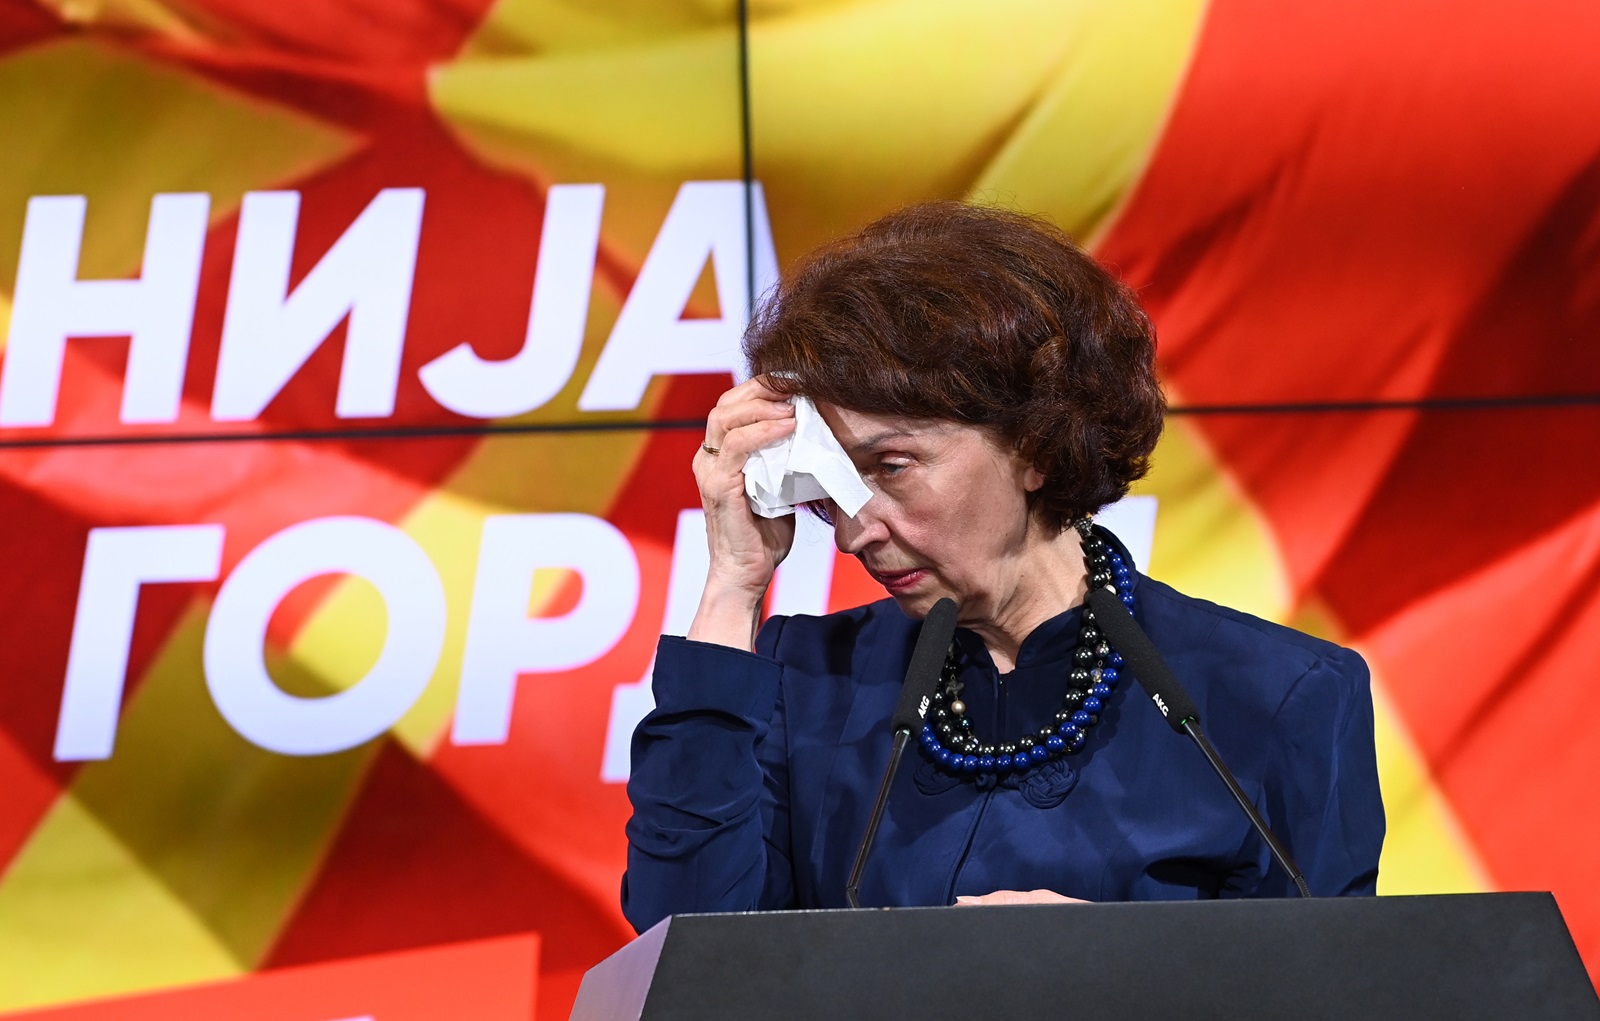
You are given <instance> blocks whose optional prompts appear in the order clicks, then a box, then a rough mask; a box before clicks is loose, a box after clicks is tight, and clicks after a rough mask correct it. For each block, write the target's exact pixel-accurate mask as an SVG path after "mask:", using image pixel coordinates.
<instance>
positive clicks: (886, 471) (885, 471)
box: [872, 461, 911, 479]
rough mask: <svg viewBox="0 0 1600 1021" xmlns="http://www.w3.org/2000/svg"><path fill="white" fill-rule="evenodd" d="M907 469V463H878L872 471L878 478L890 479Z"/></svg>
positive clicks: (908, 465) (908, 464)
mask: <svg viewBox="0 0 1600 1021" xmlns="http://www.w3.org/2000/svg"><path fill="white" fill-rule="evenodd" d="M909 467H911V465H910V463H909V462H907V461H879V462H878V463H877V465H876V466H874V468H873V469H872V471H873V474H875V475H877V476H878V477H879V478H885V479H892V478H894V477H895V476H897V475H899V474H900V473H901V472H903V471H905V470H906V469H907V468H909Z"/></svg>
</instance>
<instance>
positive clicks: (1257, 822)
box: [1183, 720, 1311, 897]
mask: <svg viewBox="0 0 1600 1021" xmlns="http://www.w3.org/2000/svg"><path fill="white" fill-rule="evenodd" d="M1183 731H1184V733H1186V734H1188V735H1189V736H1190V737H1192V738H1194V743H1195V744H1197V745H1199V746H1200V751H1201V752H1203V753H1205V757H1206V761H1207V762H1209V763H1211V768H1212V769H1214V770H1216V771H1217V775H1218V776H1220V777H1222V782H1223V783H1225V784H1227V785H1228V791H1229V793H1231V794H1232V795H1233V800H1235V801H1237V802H1238V803H1239V807H1240V808H1242V809H1244V814H1245V815H1246V816H1249V818H1250V825H1251V826H1254V827H1255V829H1256V832H1257V833H1259V834H1261V839H1262V840H1265V841H1266V842H1267V850H1269V851H1271V852H1272V860H1273V861H1276V862H1277V863H1278V867H1279V868H1281V869H1283V871H1285V872H1287V873H1288V874H1289V878H1290V879H1291V880H1292V881H1293V882H1294V888H1295V889H1296V890H1298V891H1299V892H1300V896H1302V897H1309V896H1311V888H1310V887H1308V886H1306V877H1305V876H1302V875H1301V874H1300V867H1299V866H1298V865H1296V864H1295V863H1294V859H1293V858H1291V857H1289V849H1288V848H1286V847H1284V846H1283V844H1282V843H1281V842H1280V841H1279V840H1278V838H1277V835H1276V834H1274V833H1273V832H1272V829H1271V828H1270V827H1268V826H1267V821H1266V820H1265V819H1263V818H1261V813H1260V812H1258V811H1256V806H1255V805H1254V804H1253V803H1252V802H1251V801H1250V799H1249V798H1247V797H1245V794H1244V789H1243V788H1241V787H1240V786H1239V781H1238V780H1235V779H1234V778H1233V773H1232V772H1230V771H1229V770H1228V767H1227V766H1225V765H1223V764H1222V756H1220V755H1218V754H1217V750H1216V749H1215V748H1213V747H1211V740H1210V739H1209V738H1207V737H1206V734H1205V731H1203V730H1201V729H1200V721H1199V720H1184V721H1183Z"/></svg>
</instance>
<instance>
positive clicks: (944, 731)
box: [939, 723, 956, 743]
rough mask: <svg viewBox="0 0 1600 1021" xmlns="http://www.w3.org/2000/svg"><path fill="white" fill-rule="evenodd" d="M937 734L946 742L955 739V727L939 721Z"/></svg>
mask: <svg viewBox="0 0 1600 1021" xmlns="http://www.w3.org/2000/svg"><path fill="white" fill-rule="evenodd" d="M939 736H940V737H942V738H944V739H945V741H946V743H948V742H950V741H952V740H954V739H955V736H956V728H955V727H954V726H952V725H951V724H948V723H941V724H939Z"/></svg>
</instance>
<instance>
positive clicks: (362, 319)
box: [211, 188, 423, 422]
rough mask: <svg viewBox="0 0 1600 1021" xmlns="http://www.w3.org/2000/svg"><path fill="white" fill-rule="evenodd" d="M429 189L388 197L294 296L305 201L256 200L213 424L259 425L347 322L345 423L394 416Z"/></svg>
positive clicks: (390, 192)
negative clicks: (293, 268) (292, 272)
mask: <svg viewBox="0 0 1600 1021" xmlns="http://www.w3.org/2000/svg"><path fill="white" fill-rule="evenodd" d="M422 200H423V193H422V189H420V188H385V189H384V190H383V191H380V192H379V193H378V194H377V197H376V198H374V199H373V200H372V201H371V202H370V203H369V204H368V205H367V208H366V209H364V210H362V211H361V215H360V216H358V217H356V220H355V222H354V223H352V224H351V225H350V228H349V229H348V230H346V231H345V232H344V233H343V234H342V235H340V237H339V240H338V241H335V242H334V244H333V247H332V248H330V249H328V252H327V254H326V255H324V256H323V257H322V260H321V261H320V262H318V263H317V264H316V265H315V266H314V267H312V269H311V272H310V273H307V274H306V277H305V279H304V280H302V281H301V282H300V285H299V286H298V287H296V288H295V289H294V293H293V294H290V293H289V266H290V262H291V260H292V259H293V257H294V239H295V232H296V227H297V225H298V222H299V217H300V194H299V193H298V192H292V191H277V192H273V191H263V192H251V193H250V194H248V195H246V196H245V197H244V205H243V207H242V208H241V209H240V212H239V239H238V243H237V245H236V246H235V248H234V255H233V277H232V280H231V282H230V283H229V285H228V310H227V312H226V314H225V315H224V317H223V323H222V350H221V352H220V353H219V355H218V357H217V382H216V389H215V390H214V391H213V392H212V396H211V417H212V418H215V419H217V420H218V421H224V422H236V421H247V420H249V419H253V418H256V417H257V416H259V415H260V414H261V412H262V411H263V410H265V409H266V406H267V405H268V404H269V403H270V402H271V401H272V398H273V397H275V396H277V394H278V392H279V391H280V390H282V389H283V387H284V384H286V383H288V382H289V380H290V378H291V377H293V376H294V374H295V373H296V372H298V371H300V367H301V366H302V365H304V364H305V362H306V359H307V358H309V357H311V353H312V352H313V351H315V350H316V349H317V346H318V345H319V344H321V343H322V342H323V341H324V340H326V339H327V337H328V334H329V333H332V332H333V330H334V328H335V327H337V326H338V325H339V323H340V322H341V321H342V320H343V319H344V318H345V317H346V316H349V318H350V327H349V330H348V331H347V332H346V335H345V342H344V364H343V368H342V370H341V372H340V374H339V398H338V402H337V404H336V405H335V409H336V412H337V414H338V416H339V417H340V418H382V417H384V416H387V415H391V414H393V413H394V394H395V387H396V386H397V385H398V384H399V381H400V356H401V352H402V348H403V347H404V344H405V335H406V319H407V318H408V317H409V315H410V313H411V283H412V279H413V277H414V276H415V274H416V268H417V242H418V240H419V238H420V237H421V234H422Z"/></svg>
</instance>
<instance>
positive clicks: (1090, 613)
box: [1083, 606, 1094, 624]
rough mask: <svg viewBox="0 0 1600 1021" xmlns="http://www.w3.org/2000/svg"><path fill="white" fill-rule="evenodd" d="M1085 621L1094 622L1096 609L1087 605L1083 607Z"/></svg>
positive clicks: (1086, 622) (1087, 622)
mask: <svg viewBox="0 0 1600 1021" xmlns="http://www.w3.org/2000/svg"><path fill="white" fill-rule="evenodd" d="M1083 622H1084V623H1085V624H1093V623H1094V610H1092V609H1090V608H1089V607H1087V606H1085V607H1084V608H1083Z"/></svg>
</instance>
